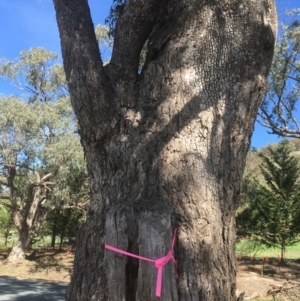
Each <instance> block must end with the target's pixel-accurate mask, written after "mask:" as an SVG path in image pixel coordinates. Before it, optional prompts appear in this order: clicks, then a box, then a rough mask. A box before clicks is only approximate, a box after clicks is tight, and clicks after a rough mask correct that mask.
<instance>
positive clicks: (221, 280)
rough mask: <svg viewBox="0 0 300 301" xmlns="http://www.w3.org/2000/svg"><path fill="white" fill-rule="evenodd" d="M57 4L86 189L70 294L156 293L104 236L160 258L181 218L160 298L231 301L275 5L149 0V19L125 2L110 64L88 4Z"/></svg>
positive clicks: (138, 265)
mask: <svg viewBox="0 0 300 301" xmlns="http://www.w3.org/2000/svg"><path fill="white" fill-rule="evenodd" d="M54 3H55V8H56V12H57V19H58V25H59V30H60V36H61V43H62V52H63V59H64V61H65V71H66V74H67V79H68V82H69V87H70V93H71V100H72V104H73V107H74V110H75V113H76V115H77V117H78V121H79V125H80V133H81V138H82V144H83V147H84V150H85V154H86V159H87V166H88V171H89V175H90V186H91V204H90V210H89V214H88V217H87V221H86V223H85V224H84V225H83V227H82V230H81V231H80V234H79V237H78V246H77V249H76V255H75V264H74V272H73V275H72V280H71V284H70V286H69V289H68V292H67V300H70V301H71V300H72V301H76V300H78V301H79V300H81V301H82V300H103V301H104V300H112V301H114V300H118V301H119V300H128V301H137V300H139V301H144V300H146V301H152V300H153V301H154V300H156V297H155V279H156V269H155V268H151V266H150V267H149V263H147V262H143V261H139V262H136V261H134V260H133V259H129V258H127V257H126V256H121V255H118V254H114V253H113V252H110V251H108V250H105V249H104V244H105V243H107V244H110V245H113V246H115V247H117V248H120V249H123V250H125V251H129V252H132V253H135V252H136V253H137V254H139V255H140V256H145V257H149V258H160V257H162V256H164V255H166V253H167V252H168V250H169V246H170V242H171V240H172V233H173V230H174V228H175V227H176V228H178V235H177V244H176V248H175V253H176V257H177V258H178V279H177V280H176V277H175V269H174V267H173V266H172V265H171V264H168V265H167V266H166V267H165V268H164V277H163V292H162V297H161V300H163V301H169V300H180V301H192V300H201V301H214V300H224V301H232V300H235V299H236V297H235V273H236V271H235V254H234V247H235V209H236V206H237V203H238V201H239V195H240V184H241V179H242V174H243V169H244V165H245V158H246V154H247V150H248V147H249V144H250V137H251V134H252V130H253V124H254V120H255V116H256V113H257V109H258V106H259V104H260V101H261V98H262V95H263V93H264V91H265V88H266V77H267V75H268V71H269V68H270V65H271V60H272V55H273V51H274V41H275V35H276V10H275V5H274V3H273V1H263V0H253V1H242V0H233V1H225V0H224V1H198V0H189V1H188V0H180V1H177V0H169V1H167V2H165V1H161V6H159V5H158V2H156V1H154V0H153V1H148V2H147V3H149V6H147V5H146V6H145V10H146V11H147V12H149V11H151V10H152V11H153V15H151V14H149V13H147V14H142V12H141V7H140V3H142V1H133V0H128V1H127V2H126V4H125V7H124V10H123V14H122V15H121V16H120V19H119V20H118V22H119V24H121V23H122V22H123V21H124V23H122V24H123V26H119V24H118V22H117V25H116V32H115V33H116V36H115V39H116V43H115V45H114V50H113V58H112V61H111V63H109V64H108V65H107V66H105V68H104V67H103V66H102V63H101V59H100V54H99V53H96V49H97V47H96V46H97V42H96V39H95V37H94V34H92V32H93V30H94V29H93V25H92V21H91V19H90V15H89V10H88V5H87V1H85V0H81V1H79V0H77V1H70V0H54ZM143 3H144V2H143ZM150 4H151V5H150ZM152 4H153V5H152ZM137 7H140V9H138V10H137ZM125 12H126V13H125ZM82 16H84V18H83V17H82ZM128 16H130V18H129V17H128ZM139 16H141V19H142V20H143V22H141V23H139ZM122 18H123V19H122ZM126 18H127V19H126ZM147 18H148V20H147ZM151 19H153V20H154V21H151ZM125 20H128V21H126V22H125ZM125 23H126V25H127V26H128V27H127V28H126V29H124V26H125ZM137 24H141V26H143V24H144V26H145V28H143V29H141V28H135V27H136V25H137ZM118 26H119V27H118ZM132 26H135V27H132ZM151 27H152V29H151ZM134 33H139V34H136V35H135V34H134ZM147 35H149V36H148V37H147ZM147 38H149V42H148V51H147V52H148V54H147V59H146V63H145V66H144V68H143V70H142V72H141V74H138V70H137V68H138V57H139V52H140V50H141V46H142V45H143V43H144V41H145V40H146V39H147ZM128 41H130V43H128ZM131 45H132V47H133V48H132V51H130V50H131V49H130V47H131ZM116 48H118V49H116Z"/></svg>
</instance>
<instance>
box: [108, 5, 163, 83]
mask: <svg viewBox="0 0 300 301" xmlns="http://www.w3.org/2000/svg"><path fill="white" fill-rule="evenodd" d="M167 2H168V1H167V0H148V1H135V0H128V1H127V2H126V3H125V4H124V8H123V9H122V10H123V11H122V13H120V15H119V19H118V20H117V25H116V29H115V37H114V38H115V39H114V47H113V53H112V58H111V61H110V64H109V65H112V66H113V67H114V68H115V69H116V71H117V72H116V73H117V74H118V75H119V76H120V77H122V78H123V79H126V80H129V79H134V78H135V77H136V76H137V74H138V72H137V71H138V66H139V60H140V53H141V50H142V48H143V45H144V43H145V42H146V40H147V39H148V37H149V35H150V33H151V31H152V29H153V27H154V25H155V24H156V22H157V20H158V18H159V17H160V16H162V15H164V14H165V13H166V8H167Z"/></svg>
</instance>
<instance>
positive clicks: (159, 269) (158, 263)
mask: <svg viewBox="0 0 300 301" xmlns="http://www.w3.org/2000/svg"><path fill="white" fill-rule="evenodd" d="M175 238H176V229H175V231H174V234H173V239H172V246H171V250H169V252H168V253H167V255H166V256H164V257H161V258H158V259H156V260H154V259H151V258H147V257H143V256H138V255H136V254H133V253H129V252H126V251H123V250H121V249H118V248H115V247H112V246H110V245H107V244H105V248H106V249H108V250H110V251H113V252H116V253H119V254H122V255H126V256H130V257H133V258H137V259H140V260H144V261H148V262H152V263H154V265H155V267H156V268H157V278H156V297H160V296H161V287H162V273H163V268H164V266H165V265H166V264H167V263H168V262H169V261H170V260H173V262H174V264H175V265H176V261H175V258H174V254H173V251H174V244H175Z"/></svg>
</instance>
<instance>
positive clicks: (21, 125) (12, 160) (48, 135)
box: [0, 48, 87, 260]
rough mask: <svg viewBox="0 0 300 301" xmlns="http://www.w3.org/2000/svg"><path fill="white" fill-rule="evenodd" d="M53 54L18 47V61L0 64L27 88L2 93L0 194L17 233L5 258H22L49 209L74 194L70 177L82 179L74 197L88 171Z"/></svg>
mask: <svg viewBox="0 0 300 301" xmlns="http://www.w3.org/2000/svg"><path fill="white" fill-rule="evenodd" d="M57 58H58V56H57V55H56V54H55V53H52V52H49V51H46V50H45V49H43V48H33V49H30V50H29V51H22V52H21V55H20V58H19V60H18V61H17V62H12V61H9V60H2V65H1V67H0V73H1V75H2V76H3V77H5V78H6V79H8V80H10V81H11V82H12V83H13V84H14V85H16V86H18V87H20V88H22V89H23V90H25V91H26V93H29V94H25V95H22V98H23V99H21V98H18V97H16V96H10V97H2V98H0V184H1V187H2V194H1V196H0V198H1V199H7V200H9V202H10V204H6V206H8V207H9V208H10V210H11V212H12V216H13V221H14V225H15V226H16V228H17V230H18V234H19V238H18V241H17V242H16V244H15V245H14V247H13V248H12V251H11V253H10V254H9V257H8V260H17V259H20V258H23V256H24V250H25V248H26V247H27V246H28V245H29V243H30V241H31V240H32V238H33V237H34V235H35V234H36V233H37V231H38V229H39V228H40V226H41V224H42V222H43V221H44V220H45V219H46V218H47V216H48V214H49V213H50V212H51V211H52V210H54V209H55V208H56V207H57V206H61V205H62V204H64V206H65V205H67V204H69V203H70V201H71V200H72V202H73V201H74V198H75V199H76V197H75V195H73V196H71V194H72V193H73V192H74V188H73V187H74V186H76V187H77V185H76V184H75V183H72V181H73V180H74V179H81V180H79V181H78V187H77V188H76V189H77V191H76V195H78V197H79V198H77V199H76V201H77V200H79V199H80V198H82V193H83V191H81V190H83V189H84V188H83V187H84V186H83V181H82V178H83V177H85V181H86V177H87V176H86V174H85V167H84V160H83V153H82V150H81V146H80V143H79V139H78V137H77V136H76V135H75V134H74V129H76V128H77V125H76V119H75V117H74V114H73V111H72V108H71V106H70V101H69V97H68V89H67V87H66V85H65V76H64V71H63V68H62V66H61V65H59V64H55V63H54V60H55V59H57ZM83 175H84V176H83ZM70 184H72V185H73V187H72V186H71V185H70ZM85 194H87V191H85ZM72 204H73V203H72Z"/></svg>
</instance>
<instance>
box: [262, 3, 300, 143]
mask: <svg viewBox="0 0 300 301" xmlns="http://www.w3.org/2000/svg"><path fill="white" fill-rule="evenodd" d="M289 14H290V15H294V16H297V17H298V16H300V9H295V10H293V11H290V12H289ZM283 30H284V34H283V36H282V38H281V40H280V41H279V43H278V45H277V47H276V51H275V56H274V60H273V65H272V68H271V73H270V76H269V90H268V93H267V94H266V96H265V99H264V101H263V103H262V105H261V107H260V110H259V117H260V118H258V121H259V122H260V123H261V124H262V125H263V126H265V127H267V128H269V129H270V134H276V135H279V136H284V137H295V138H300V126H299V120H298V118H297V115H296V111H297V108H298V106H299V99H300V19H299V17H298V18H297V19H296V20H294V21H293V22H292V23H291V24H290V25H289V26H284V27H283Z"/></svg>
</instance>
